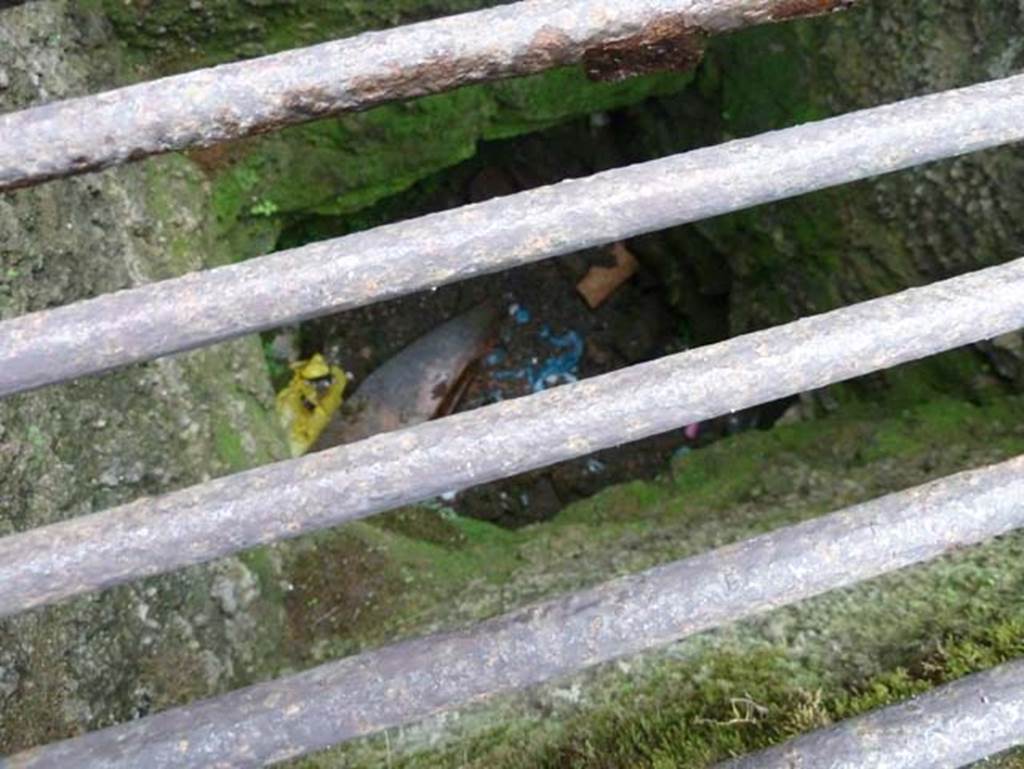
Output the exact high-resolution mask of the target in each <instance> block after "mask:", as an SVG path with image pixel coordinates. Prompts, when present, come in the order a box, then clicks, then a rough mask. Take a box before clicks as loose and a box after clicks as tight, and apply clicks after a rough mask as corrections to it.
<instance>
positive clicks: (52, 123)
mask: <svg viewBox="0 0 1024 769" xmlns="http://www.w3.org/2000/svg"><path fill="white" fill-rule="evenodd" d="M854 2H856V0H816V1H815V2H811V3H808V2H793V0H533V1H532V2H520V3H514V4H512V5H505V6H500V7H498V8H493V9H489V10H483V11H476V12H473V13H465V14H461V15H458V16H450V17H447V18H442V19H438V20H435V21H427V22H423V23H420V24H413V25H410V26H405V27H396V28H394V29H390V30H386V31H383V32H370V33H366V34H363V35H358V36H356V37H351V38H347V39H344V40H338V41H334V42H330V43H324V44H321V45H316V46H312V47H309V48H302V49H297V50H292V51H286V52H284V53H278V54H274V55H271V56H265V57H262V58H259V59H254V60H250V61H245V62H238V63H234V64H226V65H222V66H219V67H213V68H211V69H204V70H198V71H195V72H190V73H186V74H183V75H177V76H174V77H168V78H164V79H161V80H155V81H151V82H147V83H141V84H139V85H134V86H129V87H127V88H121V89H119V90H116V91H109V92H107V93H103V94H99V95H96V96H86V97H82V98H78V99H71V100H68V101H62V102H56V103H53V104H48V105H44V106H40V107H35V108H32V109H28V110H25V111H23V112H17V113H12V114H8V115H5V116H0V192H2V191H3V190H9V189H14V188H16V187H24V186H28V185H31V184H36V183H39V182H42V181H45V180H47V179H54V178H57V177H61V176H68V175H71V174H77V173H83V172H86V171H94V170H97V169H101V168H106V167H108V166H112V165H117V164H120V163H126V162H129V161H132V160H138V159H139V158H143V157H146V156H149V155H155V154H159V153H163V152H171V151H174V150H181V149H185V148H188V147H208V146H210V145H213V144H218V143H220V142H224V141H229V140H231V139H238V138H241V137H243V136H249V135H252V134H255V133H261V132H266V131H272V130H274V129H277V128H280V127H282V126H285V125H290V124H294V123H303V122H307V121H310V120H314V119H316V118H320V117H324V116H327V115H331V114H335V113H338V112H342V111H346V110H360V109H366V108H368V107H372V106H374V105H377V104H381V103H384V102H388V101H394V100H397V99H406V98H409V97H412V96H421V95H423V94H429V93H437V92H439V91H445V90H449V89H452V88H456V87H458V86H461V85H466V84H469V83H479V82H483V81H488V80H496V79H498V78H507V77H513V76H516V75H526V74H530V73H534V72H540V71H542V70H545V69H549V68H551V67H555V66H559V65H565V64H571V63H574V62H577V61H580V60H581V59H582V58H584V55H585V54H586V53H587V51H589V50H593V49H595V48H598V47H599V46H601V45H603V44H607V43H612V42H615V41H627V42H629V41H632V43H633V44H635V45H636V46H637V47H642V46H644V45H652V44H653V43H655V42H658V41H662V42H664V41H665V40H666V39H673V38H674V39H676V40H677V41H678V42H679V43H680V44H681V45H685V44H686V43H685V40H686V39H687V38H689V39H692V40H693V41H694V44H697V43H698V41H699V39H700V38H702V37H703V36H704V35H706V34H713V33H720V32H727V31H730V30H733V29H737V28H740V27H745V26H750V25H753V24H763V23H767V22H773V21H784V20H787V19H791V18H798V17H803V16H813V15H818V14H821V13H827V12H830V11H834V10H838V9H841V8H844V7H846V6H849V5H852V4H853V3H854ZM650 35H653V36H654V38H653V39H652V40H648V39H647V37H648V36H650Z"/></svg>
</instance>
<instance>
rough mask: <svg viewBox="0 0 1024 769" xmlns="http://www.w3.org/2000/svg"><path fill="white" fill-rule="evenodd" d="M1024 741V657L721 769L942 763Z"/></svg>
mask: <svg viewBox="0 0 1024 769" xmlns="http://www.w3.org/2000/svg"><path fill="white" fill-rule="evenodd" d="M1020 744H1024V660H1020V661H1014V662H1008V663H1006V664H1004V665H1000V666H999V667H997V668H993V669H992V670H988V671H985V672H984V673H978V674H976V675H973V676H968V677H966V678H963V679H960V680H959V681H955V682H953V683H951V684H947V685H945V686H941V687H939V688H937V689H935V690H933V691H930V692H928V693H926V694H922V695H921V696H919V697H915V698H914V699H912V700H909V701H908V702H904V703H901V704H899V705H894V706H892V707H887V708H884V709H882V710H877V711H875V712H872V713H868V714H866V715H863V716H859V717H857V718H851V719H850V720H848V721H843V722H842V723H839V724H836V725H835V726H832V727H830V728H827V729H822V730H820V731H816V732H812V733H810V734H807V735H804V736H802V737H797V738H795V739H793V740H791V741H790V742H787V743H785V744H783V745H780V746H779V747H776V748H770V749H768V750H765V751H762V752H760V753H754V754H752V755H750V756H745V757H743V758H741V759H738V760H736V761H730V762H729V763H726V764H722V765H720V767H719V769H811V767H814V769H935V767H940V766H941V767H946V768H947V769H953V768H954V767H960V766H967V765H968V764H972V763H974V762H975V761H981V760H982V759H985V758H989V757H990V756H994V755H995V754H997V753H1001V752H1003V751H1004V750H1008V749H1010V748H1012V747H1014V746H1016V745H1020Z"/></svg>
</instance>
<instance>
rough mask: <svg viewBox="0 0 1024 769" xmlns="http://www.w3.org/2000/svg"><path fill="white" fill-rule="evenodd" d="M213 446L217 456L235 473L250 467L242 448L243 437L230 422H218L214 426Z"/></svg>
mask: <svg viewBox="0 0 1024 769" xmlns="http://www.w3.org/2000/svg"><path fill="white" fill-rule="evenodd" d="M213 445H214V449H215V450H216V452H217V456H218V457H219V458H220V460H221V461H222V462H223V463H224V464H225V465H227V466H228V468H229V469H230V470H232V471H233V472H238V471H240V470H247V469H248V468H249V467H250V465H249V462H248V458H247V457H246V456H245V451H244V450H243V448H242V437H241V436H240V435H239V434H238V432H237V431H236V430H235V428H234V427H233V426H232V425H231V424H230V423H229V422H227V421H225V420H218V421H217V422H216V423H215V424H214V427H213Z"/></svg>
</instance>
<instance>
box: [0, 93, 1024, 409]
mask: <svg viewBox="0 0 1024 769" xmlns="http://www.w3.org/2000/svg"><path fill="white" fill-rule="evenodd" d="M1022 114H1024V75H1022V76H1017V77H1013V78H1009V79H1006V80H1001V81H996V82H992V83H987V84H983V85H978V86H973V87H971V88H966V89H963V90H961V91H949V92H946V93H942V94H937V95H933V96H927V97H923V98H919V99H912V100H910V101H906V102H901V103H898V104H895V105H890V106H887V107H880V108H876V109H871V110H866V111H863V112H857V113H852V114H849V115H845V116H842V117H838V118H833V119H831V120H825V121H822V122H820V123H812V124H809V125H805V126H801V127H798V128H791V129H787V130H783V131H777V132H774V133H769V134H764V135H762V136H758V137H754V138H751V139H743V140H739V141H734V142H730V143H728V144H724V145H720V146H717V147H711V148H706V149H700V150H697V151H695V152H690V153H687V154H683V155H677V156H674V157H670V158H666V159H662V160H657V161H654V162H651V163H644V164H641V165H637V166H631V167H629V168H623V169H618V170H615V171H609V172H607V173H603V174H598V175H596V176H592V177H589V178H586V179H582V180H576V181H571V182H563V183H562V184H557V185H554V186H551V187H544V188H541V189H537V190H533V191H530V192H524V193H520V194H518V195H513V196H510V197H506V198H501V199H498V200H494V201H489V202H487V203H481V204H477V205H473V206H467V207H465V208H460V209H457V210H454V211H447V212H443V213H440V214H434V215H432V216H427V217H423V218H420V219H414V220H410V221H407V222H401V223H398V224H392V225H388V226H385V227H381V228H379V229H375V230H371V231H368V232H364V233H358V234H355V235H350V236H347V237H344V238H340V239H337V240H333V241H328V242H324V243H317V244H313V245H310V246H306V247H303V248H299V249H295V250H292V251H284V252H280V253H277V254H273V255H270V256H266V257H262V258H259V259H253V260H251V261H248V262H245V263H242V264H238V265H232V266H228V267H222V268H218V269H214V270H210V271H207V272H201V273H194V274H190V275H186V276H184V277H181V278H177V279H174V280H168V281H164V282H160V283H154V284H151V285H148V286H142V287H140V288H135V289H131V290H128V291H122V292H119V293H116V294H110V295H106V296H102V297H99V298H96V299H91V300H88V301H84V302H79V303H77V304H72V305H68V306H66V307H60V308H57V309H53V310H45V311H42V312H38V313H35V314H32V315H27V316H23V317H20V318H15V319H13V320H8V321H6V322H3V323H0V395H5V394H10V393H13V392H17V391H20V390H27V389H31V388H35V387H40V386H43V385H46V384H49V383H53V382H59V381H63V380H65V379H70V378H73V377H76V376H81V375H84V374H90V373H96V372H99V371H104V370H107V369H110V368H114V367H117V366H121V365H124V364H127V363H132V362H135V361H141V360H148V359H151V358H154V357H157V356H160V355H166V354H169V353H174V352H179V351H182V350H187V349H191V348H194V347H198V346H201V345H206V344H211V343H213V342H217V341H221V340H225V339H230V338H232V337H236V336H239V335H242V334H245V333H249V332H252V331H258V330H262V329H266V328H270V327H273V326H275V325H277V324H281V323H291V322H295V321H298V320H303V319H306V318H310V317H314V316H316V315H323V314H328V313H332V312H337V311H339V310H345V309H349V308H352V307H356V306H359V305H363V304H367V303H369V302H372V301H376V300H380V299H385V298H387V297H394V296H399V295H402V294H407V293H409V292H412V291H415V290H417V289H423V288H426V287H430V286H438V285H441V284H445V283H451V282H454V281H458V280H461V279H463V278H467V277H470V276H472V275H479V274H482V273H487V272H494V271H497V270H502V269H507V268H511V267H515V266H517V265H521V264H525V263H528V262H532V261H536V260H539V259H543V258H546V257H550V256H556V255H559V254H564V253H569V252H572V251H576V250H578V249H581V248H587V247H590V246H595V245H599V244H602V243H610V242H613V241H616V240H621V239H623V238H628V237H631V236H633V235H637V234H639V233H643V232H649V231H652V230H658V229H663V228H665V227H669V226H672V225H676V224H680V223H683V222H691V221H696V220H698V219H704V218H707V217H710V216H715V215H717V214H722V213H726V212H728V211H735V210H738V209H742V208H747V207H750V206H754V205H758V204H760V203H765V202H768V201H772V200H779V199H782V198H786V197H790V196H793V195H799V194H801V193H805V192H809V191H811V190H817V189H821V188H824V187H829V186H832V185H836V184H841V183H843V182H849V181H853V180H856V179H862V178H865V177H868V176H872V175H875V174H881V173H886V172H889V171H896V170H898V169H902V168H908V167H910V166H914V165H917V164H920V163H925V162H927V161H931V160H936V159H939V158H945V157H951V156H954V155H961V154H964V153H967V152H973V151H975V150H980V149H983V148H986V147H992V146H996V145H999V144H1005V143H1007V142H1011V141H1016V140H1019V139H1024V120H1021V117H1020V116H1021V115H1022Z"/></svg>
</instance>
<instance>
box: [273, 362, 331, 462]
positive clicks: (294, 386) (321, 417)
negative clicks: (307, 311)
mask: <svg viewBox="0 0 1024 769" xmlns="http://www.w3.org/2000/svg"><path fill="white" fill-rule="evenodd" d="M291 369H292V371H293V372H294V373H293V375H292V380H291V382H289V383H288V386H287V387H285V388H284V389H283V390H281V392H279V393H278V394H277V418H278V421H280V423H281V426H282V427H283V428H284V430H285V433H286V434H287V435H288V443H289V446H290V447H291V451H292V456H294V457H298V456H301V455H302V454H305V453H306V452H307V451H308V450H309V447H310V446H312V445H313V443H314V442H315V441H316V439H317V438H318V437H320V433H322V432H323V430H324V428H325V427H327V424H328V422H330V421H331V417H333V416H334V414H335V413H336V412H337V411H338V409H339V408H341V401H342V396H343V395H344V393H345V387H346V385H348V377H347V376H346V375H345V372H344V371H342V370H341V369H340V368H338V367H337V366H331V365H328V363H327V361H326V360H324V356H323V355H320V354H319V353H318V354H316V355H314V356H313V357H312V358H310V359H309V360H300V361H296V362H295V363H292V364H291Z"/></svg>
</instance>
